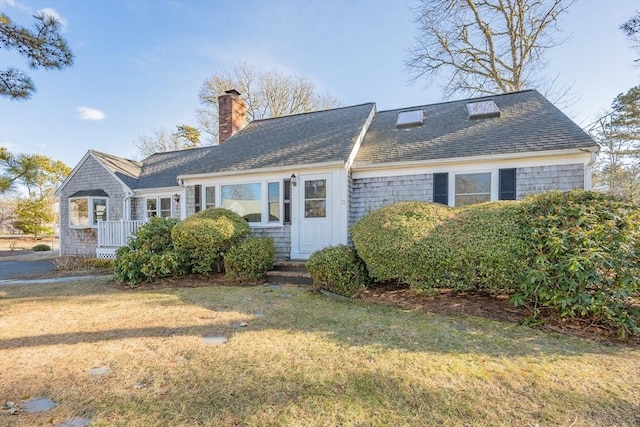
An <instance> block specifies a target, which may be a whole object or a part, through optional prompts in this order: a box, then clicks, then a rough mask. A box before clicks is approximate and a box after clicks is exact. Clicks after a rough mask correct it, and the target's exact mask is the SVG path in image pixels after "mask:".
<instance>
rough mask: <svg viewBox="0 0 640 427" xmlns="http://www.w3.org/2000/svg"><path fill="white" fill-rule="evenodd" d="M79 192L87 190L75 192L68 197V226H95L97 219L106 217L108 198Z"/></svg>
mask: <svg viewBox="0 0 640 427" xmlns="http://www.w3.org/2000/svg"><path fill="white" fill-rule="evenodd" d="M81 193H88V192H77V193H75V194H74V195H72V196H71V197H70V198H69V226H70V227H72V228H92V227H97V225H98V221H106V220H107V219H108V212H109V198H108V197H96V196H84V195H82V194H81ZM102 193H103V192H102ZM105 195H106V193H105Z"/></svg>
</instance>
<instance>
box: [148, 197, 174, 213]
mask: <svg viewBox="0 0 640 427" xmlns="http://www.w3.org/2000/svg"><path fill="white" fill-rule="evenodd" d="M146 200H147V202H146V203H147V206H146V208H147V218H151V217H154V216H159V217H161V218H171V197H149V198H147V199H146Z"/></svg>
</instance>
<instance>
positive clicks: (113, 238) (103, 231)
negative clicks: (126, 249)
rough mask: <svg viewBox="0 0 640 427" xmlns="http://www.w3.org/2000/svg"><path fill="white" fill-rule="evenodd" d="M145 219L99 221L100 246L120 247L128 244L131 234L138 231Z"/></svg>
mask: <svg viewBox="0 0 640 427" xmlns="http://www.w3.org/2000/svg"><path fill="white" fill-rule="evenodd" d="M145 222H146V221H145V220H124V219H121V220H120V221H98V247H99V248H119V247H121V246H126V245H127V242H128V241H129V236H131V234H133V233H134V232H136V231H138V228H140V226H141V225H142V224H144V223H145Z"/></svg>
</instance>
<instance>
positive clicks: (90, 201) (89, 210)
mask: <svg viewBox="0 0 640 427" xmlns="http://www.w3.org/2000/svg"><path fill="white" fill-rule="evenodd" d="M96 199H97V200H105V201H106V208H105V209H106V211H107V219H106V220H107V221H108V220H109V197H105V196H86V197H69V199H68V201H67V207H68V209H69V228H74V229H79V230H80V229H83V228H98V223H97V222H96V223H95V224H93V212H94V210H95V205H94V204H93V201H94V200H96ZM72 200H87V203H88V207H87V215H88V217H89V218H88V219H89V224H87V225H73V224H71V201H72Z"/></svg>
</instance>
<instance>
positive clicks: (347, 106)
mask: <svg viewBox="0 0 640 427" xmlns="http://www.w3.org/2000/svg"><path fill="white" fill-rule="evenodd" d="M375 104H376V103H375V102H373V101H369V102H363V103H361V104H355V105H346V106H344V107H334V108H326V109H324V110H314V111H307V112H305V113H295V114H288V115H286V116H278V117H265V118H264V119H255V120H252V121H250V122H248V123H256V122H264V121H267V120H277V119H286V118H287V117H295V116H303V115H305V114H315V113H326V112H329V111H336V110H345V109H347V108H355V107H362V106H364V105H375Z"/></svg>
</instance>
